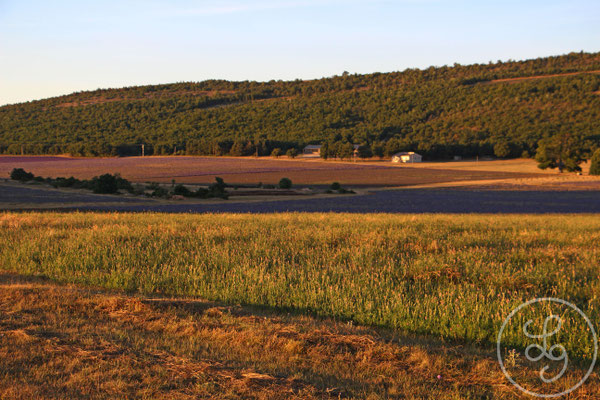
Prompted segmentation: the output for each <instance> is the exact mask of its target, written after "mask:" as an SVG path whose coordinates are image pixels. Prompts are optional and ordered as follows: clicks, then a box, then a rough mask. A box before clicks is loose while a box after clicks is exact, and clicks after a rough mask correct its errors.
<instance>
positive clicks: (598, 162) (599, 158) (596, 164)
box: [590, 149, 600, 175]
mask: <svg viewBox="0 0 600 400" xmlns="http://www.w3.org/2000/svg"><path fill="white" fill-rule="evenodd" d="M590 175H600V149H598V150H596V151H595V152H594V154H593V155H592V160H591V165H590Z"/></svg>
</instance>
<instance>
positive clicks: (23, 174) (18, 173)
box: [10, 168, 34, 182]
mask: <svg viewBox="0 0 600 400" xmlns="http://www.w3.org/2000/svg"><path fill="white" fill-rule="evenodd" d="M33 178H34V175H33V174H32V173H31V172H27V171H25V170H24V169H23V168H15V169H13V170H12V172H11V173H10V179H12V180H14V181H20V182H27V181H30V180H32V179H33Z"/></svg>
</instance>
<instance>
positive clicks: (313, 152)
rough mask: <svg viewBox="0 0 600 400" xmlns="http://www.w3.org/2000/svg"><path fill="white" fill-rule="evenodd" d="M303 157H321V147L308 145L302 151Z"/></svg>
mask: <svg viewBox="0 0 600 400" xmlns="http://www.w3.org/2000/svg"><path fill="white" fill-rule="evenodd" d="M302 154H303V155H304V156H319V155H321V145H320V144H309V145H308V146H306V147H305V148H304V150H303V151H302Z"/></svg>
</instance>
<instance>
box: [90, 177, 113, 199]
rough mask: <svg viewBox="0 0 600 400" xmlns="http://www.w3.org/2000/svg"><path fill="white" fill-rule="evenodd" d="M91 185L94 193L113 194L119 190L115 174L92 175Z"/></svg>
mask: <svg viewBox="0 0 600 400" xmlns="http://www.w3.org/2000/svg"><path fill="white" fill-rule="evenodd" d="M91 186H92V190H93V191H94V193H98V194H114V193H117V192H118V191H119V183H118V180H117V176H115V175H111V174H104V175H100V176H95V177H93V178H92V181H91Z"/></svg>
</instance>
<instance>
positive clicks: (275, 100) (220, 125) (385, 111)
mask: <svg viewBox="0 0 600 400" xmlns="http://www.w3.org/2000/svg"><path fill="white" fill-rule="evenodd" d="M556 74H558V75H559V76H544V77H540V76H541V75H556ZM512 78H529V79H512ZM564 134H568V135H571V136H574V137H577V140H579V141H580V142H581V143H584V144H585V148H586V151H591V150H593V149H594V148H596V147H597V146H598V144H597V143H598V138H599V137H600V53H593V54H589V53H572V54H569V55H564V56H557V57H548V58H541V59H536V60H528V61H521V62H497V63H490V64H477V65H469V66H463V65H458V64H456V65H454V66H452V67H448V66H445V67H440V68H433V67H431V68H428V69H425V70H418V69H408V70H405V71H402V72H393V73H375V74H369V75H351V74H347V73H344V74H343V75H342V76H335V77H332V78H324V79H319V80H312V81H300V80H297V81H289V82H283V81H270V82H228V81H204V82H199V83H174V84H166V85H156V86H140V87H129V88H123V89H107V90H104V89H103V90H96V91H90V92H81V93H74V94H71V95H68V96H61V97H55V98H50V99H46V100H41V101H33V102H28V103H22V104H16V105H9V106H4V107H0V153H5V154H21V153H24V154H62V153H70V154H73V155H83V156H96V155H117V154H118V155H138V154H140V152H141V146H140V145H141V144H144V147H145V154H147V155H148V154H174V153H176V154H213V155H225V154H231V155H251V154H256V155H268V154H271V152H272V151H273V149H275V148H279V149H281V151H282V152H285V151H286V150H287V149H289V148H296V149H300V148H302V147H303V146H304V145H305V144H308V143H324V142H327V143H328V144H329V145H328V148H329V149H330V150H329V152H330V153H331V155H332V156H333V155H335V154H336V152H338V153H339V154H341V152H342V151H341V150H339V149H342V148H343V147H344V145H346V146H347V145H348V143H357V144H365V145H368V147H369V148H370V151H373V152H374V153H375V154H376V155H390V154H393V153H394V152H397V151H402V150H414V151H418V152H420V153H423V154H424V155H425V156H426V157H428V158H430V159H434V158H444V157H451V156H454V155H461V156H467V157H468V156H475V155H480V156H484V155H494V154H495V155H496V156H500V157H518V156H521V155H533V154H534V153H535V151H536V147H537V144H538V141H540V140H541V139H543V138H547V137H552V136H556V135H564Z"/></svg>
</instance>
